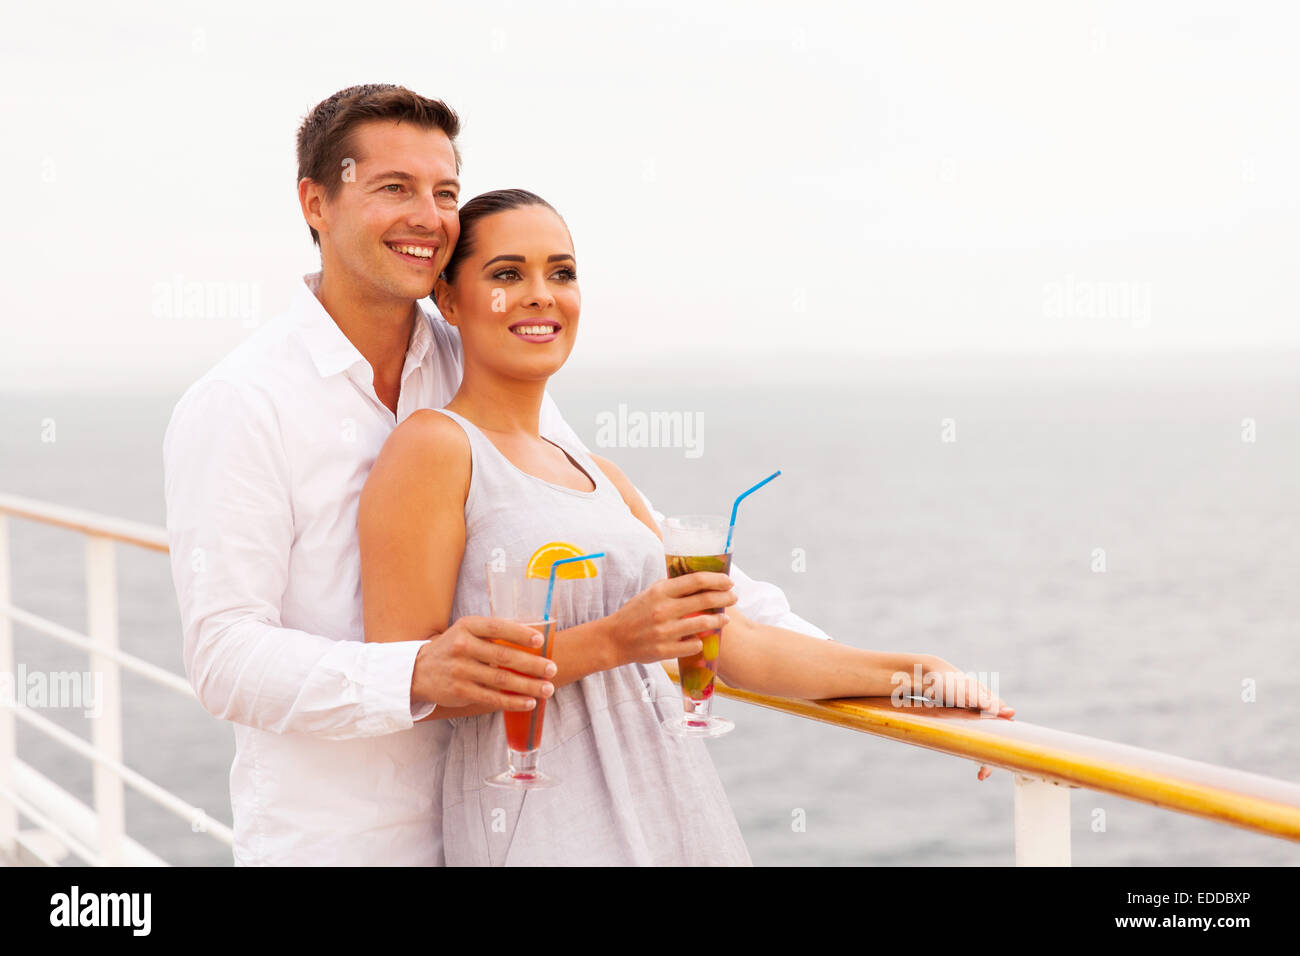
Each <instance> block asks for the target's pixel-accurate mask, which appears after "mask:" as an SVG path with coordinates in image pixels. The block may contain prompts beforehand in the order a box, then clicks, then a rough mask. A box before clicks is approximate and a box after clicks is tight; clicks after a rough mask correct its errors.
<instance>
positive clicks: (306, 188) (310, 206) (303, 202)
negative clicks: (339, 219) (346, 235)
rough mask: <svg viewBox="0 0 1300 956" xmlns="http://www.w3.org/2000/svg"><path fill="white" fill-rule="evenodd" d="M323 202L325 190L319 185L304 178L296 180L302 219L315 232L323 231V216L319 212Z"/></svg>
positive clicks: (312, 180)
mask: <svg viewBox="0 0 1300 956" xmlns="http://www.w3.org/2000/svg"><path fill="white" fill-rule="evenodd" d="M324 201H325V189H324V187H323V186H321V184H320V183H318V182H316V181H315V180H314V179H308V178H307V177H306V176H304V177H303V178H302V179H300V180H298V205H299V206H301V207H302V218H303V219H306V220H307V225H309V226H311V227H312V228H313V229H315V230H316V231H317V232H324V231H325V230H324V228H323V226H324V223H325V216H324V215H323V213H322V210H321V206H322V204H323V203H324Z"/></svg>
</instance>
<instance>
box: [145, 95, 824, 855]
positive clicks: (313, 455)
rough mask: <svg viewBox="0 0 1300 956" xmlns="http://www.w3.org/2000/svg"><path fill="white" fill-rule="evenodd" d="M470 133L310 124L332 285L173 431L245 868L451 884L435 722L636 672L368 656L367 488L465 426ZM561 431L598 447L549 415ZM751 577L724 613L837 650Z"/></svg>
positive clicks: (594, 643)
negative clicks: (405, 432)
mask: <svg viewBox="0 0 1300 956" xmlns="http://www.w3.org/2000/svg"><path fill="white" fill-rule="evenodd" d="M458 130H459V122H458V119H457V117H456V115H455V113H454V112H452V111H451V110H450V109H449V108H448V107H446V106H445V105H444V104H443V103H441V102H438V101H434V100H428V99H425V98H424V97H421V96H418V95H416V94H415V93H412V92H410V91H409V90H406V89H403V88H401V87H395V86H388V85H373V86H362V87H352V88H350V89H347V90H343V91H341V92H339V93H336V94H335V95H334V96H331V97H330V98H329V99H327V100H325V101H324V102H322V103H320V104H319V105H318V106H317V107H316V108H315V109H313V110H312V112H311V113H310V114H309V115H308V117H307V118H306V120H305V121H304V122H303V125H302V127H301V129H300V130H299V134H298V179H299V182H298V194H299V201H300V204H301V206H302V210H303V216H304V218H305V219H306V220H307V223H308V228H309V229H310V231H311V235H312V238H313V241H315V242H316V243H317V244H318V245H319V246H320V251H321V264H322V268H321V272H320V273H319V274H318V275H313V276H307V277H305V280H304V285H303V286H301V287H300V288H299V289H298V292H297V297H296V299H295V301H294V303H293V305H292V307H291V308H290V311H289V313H288V314H287V315H286V316H283V317H281V318H280V319H278V320H276V321H275V322H273V323H271V324H269V325H267V326H266V327H265V328H263V329H261V330H260V331H259V332H257V333H256V334H255V335H253V336H252V337H250V338H249V339H248V340H247V341H246V342H244V343H243V344H242V345H241V346H240V347H239V348H237V349H236V350H235V351H234V352H233V353H231V355H229V356H227V357H226V358H225V359H224V360H223V361H222V362H220V363H219V364H218V365H217V366H216V367H215V368H213V369H212V370H211V371H210V372H209V373H208V374H207V375H205V376H204V377H203V378H202V379H200V380H199V381H198V382H196V383H195V384H194V385H193V386H192V387H191V388H190V389H189V390H188V391H187V392H186V393H185V395H184V396H183V397H182V398H181V400H180V402H179V403H178V404H177V406H176V410H175V412H174V413H173V415H172V420H171V423H170V424H169V426H168V429H167V436H166V439H165V442H164V462H165V475H166V479H165V485H166V498H167V527H168V534H169V538H170V543H171V562H172V573H173V579H174V581H175V584H176V592H177V598H178V601H179V604H180V610H181V619H182V623H183V626H184V631H185V666H186V672H187V674H188V675H189V678H190V681H191V683H192V684H193V686H194V689H195V692H196V693H197V694H198V697H199V700H200V701H201V702H202V704H203V706H204V707H205V708H206V709H207V710H208V711H209V712H211V713H212V714H213V715H215V716H217V717H220V718H223V719H227V720H230V721H232V722H233V723H234V724H235V741H236V753H235V761H234V765H233V766H232V768H231V778H230V781H231V805H232V808H233V811H234V824H235V826H234V830H235V846H234V855H235V862H236V863H237V864H356V865H375V864H404V865H432V864H438V863H440V862H441V854H440V844H439V841H438V837H437V834H438V832H439V812H440V810H439V806H438V804H437V802H436V800H435V799H434V792H435V788H434V787H433V786H432V782H431V781H430V780H428V779H426V777H425V774H427V772H428V768H429V767H430V766H431V764H432V762H433V758H434V755H435V754H436V753H437V752H438V747H439V742H440V739H441V732H440V725H441V727H442V728H445V721H439V720H437V719H436V718H437V716H438V715H437V714H435V710H436V708H439V707H441V708H444V713H446V712H450V711H452V710H455V711H456V712H457V713H466V712H475V711H485V710H490V709H503V708H505V709H522V708H524V707H530V706H533V703H532V699H531V698H532V697H543V696H549V694H550V693H553V690H554V683H552V679H553V681H554V682H555V683H564V682H567V681H570V680H576V679H578V678H580V677H582V676H584V675H585V674H588V673H592V672H594V671H596V670H599V669H603V668H608V667H612V666H617V665H619V664H622V663H624V662H625V660H626V659H627V658H622V657H620V650H621V647H622V645H621V644H620V634H619V631H618V629H617V628H613V627H609V626H605V625H601V624H599V623H595V622H593V624H591V625H584V628H583V629H578V628H575V629H573V630H572V631H569V632H564V634H562V635H561V636H560V637H557V640H556V652H555V653H556V662H555V663H554V664H551V663H549V662H547V661H545V660H543V659H541V658H538V657H534V656H532V655H528V654H526V653H524V652H522V651H514V650H508V649H506V648H502V647H500V646H497V645H494V644H491V643H489V639H490V638H492V637H509V638H511V639H514V640H521V641H522V640H525V639H526V638H527V636H528V634H529V633H530V632H529V629H528V628H526V627H525V626H523V625H520V624H514V623H511V622H506V621H497V620H492V619H484V618H470V619H462V620H460V621H457V622H455V623H454V624H453V625H452V626H451V627H450V628H449V629H448V630H447V631H446V632H444V633H442V634H440V635H437V636H436V637H434V638H433V639H431V640H428V641H423V642H414V641H411V642H396V643H367V642H365V641H364V633H363V627H362V606H361V586H360V555H359V549H358V543H357V536H356V519H357V506H358V502H359V498H360V494H361V489H362V486H363V484H364V483H365V479H366V475H367V474H368V472H369V470H370V467H371V465H372V464H373V462H374V460H375V457H376V455H377V454H378V452H379V449H380V447H381V446H382V445H383V443H384V440H385V439H386V438H387V437H388V435H389V433H390V432H391V431H392V430H393V429H394V428H395V427H396V426H397V424H398V423H399V422H400V421H402V420H403V419H405V418H406V416H408V415H409V414H410V413H411V412H413V411H415V410H416V409H418V408H429V407H434V408H436V407H441V406H442V405H444V404H446V403H447V402H448V401H449V400H450V399H451V397H452V396H453V395H454V394H455V392H456V389H457V387H458V385H459V382H460V377H461V354H460V343H459V338H458V336H457V333H456V331H455V330H454V329H453V328H451V327H450V326H448V325H447V324H446V323H445V322H443V321H442V320H441V318H440V317H435V316H431V315H430V314H428V313H426V312H425V311H424V310H423V309H422V308H421V307H420V305H419V304H418V300H421V299H423V298H424V297H425V296H427V295H428V294H429V292H430V291H431V290H432V288H433V283H434V280H435V278H436V277H437V276H438V274H439V273H440V272H441V271H442V268H443V265H445V263H446V262H447V260H448V258H449V257H450V255H451V250H452V248H453V247H454V245H455V243H456V240H457V238H458V235H459V224H458V220H457V204H458V201H459V186H460V184H459V180H458V173H459V167H460V158H459V154H458V152H457V150H456V147H455V138H456V135H457V133H458ZM541 426H542V430H543V431H544V432H548V433H557V434H559V435H562V436H564V437H566V438H568V439H569V440H571V441H574V442H576V443H578V444H580V445H581V444H582V443H581V441H580V440H579V439H578V438H577V436H576V435H575V434H574V433H573V431H572V429H570V428H569V426H568V425H567V424H566V423H565V422H564V420H563V419H562V418H561V416H560V414H559V411H558V409H556V407H555V405H554V403H553V402H552V401H551V399H550V398H549V396H548V397H547V399H546V401H545V403H544V405H543V409H542V421H541ZM731 577H732V579H733V582H734V584H735V595H734V596H733V595H732V594H730V593H729V592H722V593H719V596H718V603H717V604H716V605H714V606H727V605H729V604H732V603H737V602H738V607H739V608H740V609H741V611H742V612H743V613H744V614H746V615H747V616H749V617H751V618H754V619H755V620H759V621H762V622H765V623H771V624H779V625H780V626H783V627H789V628H792V629H795V630H800V631H804V632H806V633H810V634H814V635H816V636H819V637H825V636H826V635H824V634H822V633H821V632H820V631H818V630H817V629H816V628H814V627H813V626H812V625H810V624H808V623H806V622H804V621H802V620H801V619H799V618H798V617H796V616H795V615H794V614H792V613H791V612H790V609H789V605H788V604H787V602H786V600H785V597H784V595H782V594H781V592H780V591H779V590H778V589H776V588H774V587H772V586H771V585H767V584H761V583H758V582H754V581H751V580H750V579H748V578H747V577H746V576H745V575H744V574H743V572H741V571H740V570H739V569H737V568H734V567H733V569H732V572H731ZM580 630H581V631H582V633H581V634H578V633H577V632H578V631H580ZM566 636H567V640H561V638H565V637H566ZM494 665H502V666H508V667H509V668H511V669H513V670H517V671H520V672H521V675H522V676H518V677H516V676H513V675H508V674H507V672H506V671H504V670H502V669H501V667H498V666H494ZM557 665H558V667H557ZM503 691H509V692H510V693H503ZM520 694H523V695H530V697H519V696H517V695H520ZM458 708H468V710H460V709H458ZM431 718H433V719H431Z"/></svg>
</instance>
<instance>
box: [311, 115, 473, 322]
mask: <svg viewBox="0 0 1300 956" xmlns="http://www.w3.org/2000/svg"><path fill="white" fill-rule="evenodd" d="M349 145H350V147H351V148H350V150H349V152H350V154H351V159H353V160H355V165H349V164H345V166H344V168H343V169H341V170H339V175H340V177H341V178H342V182H341V183H340V184H339V188H338V189H337V190H336V191H335V194H334V195H333V196H332V197H331V196H328V195H325V193H324V191H323V190H322V189H320V188H319V187H318V186H315V185H313V187H312V189H314V190H315V196H316V197H317V199H318V202H315V203H313V202H308V203H307V205H308V206H309V207H311V208H312V209H313V211H315V212H316V213H317V216H318V221H316V222H312V225H313V226H314V227H315V228H316V230H317V231H318V232H319V233H320V246H321V264H322V268H323V269H324V271H325V273H326V275H330V276H331V277H332V279H334V280H336V281H337V280H344V281H345V282H346V284H347V285H348V286H349V287H351V288H352V289H354V290H355V291H356V293H357V295H358V297H359V298H363V299H366V300H370V301H374V300H383V299H398V300H402V301H404V302H411V301H413V300H415V299H421V298H423V297H425V296H427V295H428V294H429V292H430V291H431V290H432V289H433V283H434V280H435V279H437V277H438V275H439V274H440V273H441V272H442V270H443V267H444V266H445V265H446V264H447V260H448V259H449V258H450V257H451V252H452V249H453V248H455V245H456V240H457V239H458V238H459V236H460V219H459V216H458V213H457V208H458V204H459V201H460V181H459V180H458V179H457V177H456V156H455V153H454V151H453V150H452V145H451V140H449V139H448V138H447V134H446V133H444V132H443V131H442V130H440V129H426V128H423V127H420V126H416V125H413V124H411V123H403V122H398V121H394V120H373V121H370V122H366V123H361V124H360V125H358V126H356V127H354V128H353V130H352V133H351V137H350V143H349Z"/></svg>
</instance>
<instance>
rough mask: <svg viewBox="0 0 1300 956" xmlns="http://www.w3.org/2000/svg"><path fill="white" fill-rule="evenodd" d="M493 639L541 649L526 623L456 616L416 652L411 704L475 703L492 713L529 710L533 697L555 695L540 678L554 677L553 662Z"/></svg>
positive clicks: (534, 632) (538, 638) (548, 684)
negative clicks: (456, 619)
mask: <svg viewBox="0 0 1300 956" xmlns="http://www.w3.org/2000/svg"><path fill="white" fill-rule="evenodd" d="M494 640H501V641H510V642H511V643H512V644H519V645H522V646H524V647H541V646H542V635H541V634H539V633H537V631H535V630H534V629H533V628H531V627H529V626H528V625H527V624H520V623H519V622H517V621H507V620H503V619H501V618H495V617H462V618H461V619H460V620H458V621H456V622H455V623H454V624H452V625H451V627H449V628H447V630H445V631H443V632H442V633H441V634H439V635H437V636H436V637H433V638H431V639H430V640H429V641H427V642H425V644H424V645H423V646H422V647H421V648H420V651H419V653H418V654H417V655H416V658H415V670H414V672H413V673H412V675H411V700H412V701H419V702H421V703H432V704H437V705H439V706H441V707H468V706H471V705H475V704H481V705H486V706H488V707H491V708H493V709H495V710H532V709H533V708H534V707H536V706H537V700H536V699H535V698H539V697H540V698H545V697H550V696H551V695H552V694H554V693H555V686H554V685H553V684H551V682H550V681H548V680H544V679H542V678H548V677H554V676H555V664H554V663H552V662H551V661H549V660H547V659H546V658H544V657H541V656H540V655H538V654H530V653H529V652H528V651H524V650H519V649H518V648H514V647H507V646H503V645H500V644H493V643H492V641H494ZM511 671H517V672H518V673H513V674H512V673H511ZM521 695H522V696H521Z"/></svg>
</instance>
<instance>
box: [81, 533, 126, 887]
mask: <svg viewBox="0 0 1300 956" xmlns="http://www.w3.org/2000/svg"><path fill="white" fill-rule="evenodd" d="M113 549H114V544H113V540H112V539H111V538H103V537H99V536H98V535H92V536H90V537H87V538H86V636H87V637H89V638H90V641H91V644H92V645H93V647H94V650H92V651H91V652H90V670H91V672H92V673H93V674H95V675H96V676H97V677H99V678H101V679H102V682H103V684H102V689H101V691H100V696H101V700H100V703H101V704H102V703H103V702H104V701H107V702H108V703H109V706H107V707H103V708H102V711H101V713H100V714H99V716H98V718H97V719H96V720H93V721H91V724H90V741H91V743H92V744H93V745H94V747H95V749H96V750H97V751H99V752H100V753H101V754H103V755H104V756H106V757H108V758H110V759H112V760H114V761H116V762H117V763H121V762H122V667H121V665H120V664H118V663H117V661H115V660H113V659H112V657H111V655H112V654H113V653H114V652H115V651H117V650H118V646H117V554H116V552H115V551H114V550H113ZM90 770H91V776H92V778H93V784H94V792H95V815H96V817H97V818H98V822H99V840H98V842H97V843H96V844H95V845H96V846H97V847H98V848H99V855H100V858H101V859H102V860H103V861H104V864H105V865H106V866H120V865H121V864H122V841H123V840H124V839H125V837H126V791H125V789H124V787H123V784H122V778H121V777H120V776H118V775H116V774H114V773H112V772H111V771H109V770H108V769H107V768H105V767H104V765H103V764H101V763H96V764H95V765H94V766H93V767H91V768H90Z"/></svg>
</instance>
